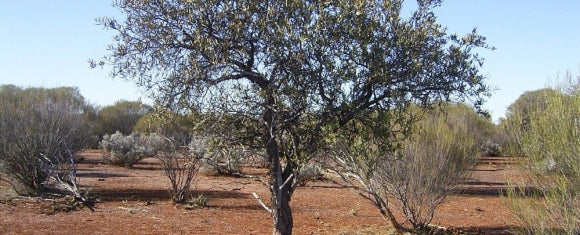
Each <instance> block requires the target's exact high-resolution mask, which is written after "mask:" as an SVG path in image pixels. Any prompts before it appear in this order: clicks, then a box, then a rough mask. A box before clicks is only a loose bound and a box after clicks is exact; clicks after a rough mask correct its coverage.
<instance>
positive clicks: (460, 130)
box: [374, 113, 476, 230]
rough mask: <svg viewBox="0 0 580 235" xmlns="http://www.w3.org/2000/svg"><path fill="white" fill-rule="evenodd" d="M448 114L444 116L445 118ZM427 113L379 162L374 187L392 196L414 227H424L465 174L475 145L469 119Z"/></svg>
mask: <svg viewBox="0 0 580 235" xmlns="http://www.w3.org/2000/svg"><path fill="white" fill-rule="evenodd" d="M446 116H447V117H446ZM450 116H451V114H447V115H444V114H442V113H435V114H429V115H428V116H427V117H426V118H425V119H423V120H421V121H420V122H419V123H418V126H420V127H419V128H420V129H419V130H418V131H417V132H416V133H415V134H414V135H413V136H412V137H411V138H409V139H408V140H406V141H405V142H403V143H402V146H401V149H399V150H397V151H395V153H394V154H393V155H392V156H388V157H386V158H385V159H382V161H381V162H379V165H378V168H377V171H376V175H375V176H374V180H376V183H377V186H378V187H379V189H380V190H381V191H383V192H388V193H389V194H391V195H392V196H394V197H395V198H396V199H397V200H398V201H399V203H400V204H401V206H402V212H403V214H404V215H405V217H406V219H407V221H409V222H410V223H411V224H412V225H413V228H414V229H415V230H422V229H426V228H427V225H429V223H430V222H431V220H432V219H433V214H434V213H435V209H436V208H437V207H438V206H439V205H440V204H441V203H442V202H443V200H444V199H445V198H446V197H447V196H448V195H450V194H451V193H452V192H453V189H455V188H456V187H457V186H458V185H459V183H461V182H462V181H463V180H464V179H465V178H466V176H467V173H468V170H469V169H470V168H471V167H472V166H473V164H474V163H475V161H474V160H475V157H476V148H475V145H474V139H475V138H474V136H473V132H472V130H471V129H468V126H467V125H466V124H467V123H469V121H468V120H458V119H457V118H459V119H461V118H462V117H461V116H459V117H457V116H455V115H454V118H451V117H450Z"/></svg>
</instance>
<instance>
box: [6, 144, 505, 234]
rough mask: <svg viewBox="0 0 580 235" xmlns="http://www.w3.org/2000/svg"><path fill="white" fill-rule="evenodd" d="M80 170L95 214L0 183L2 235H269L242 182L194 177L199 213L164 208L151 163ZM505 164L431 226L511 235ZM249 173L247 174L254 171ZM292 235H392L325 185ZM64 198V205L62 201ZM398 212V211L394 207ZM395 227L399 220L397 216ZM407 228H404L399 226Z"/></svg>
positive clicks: (300, 209) (304, 197)
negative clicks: (202, 202) (59, 207)
mask: <svg viewBox="0 0 580 235" xmlns="http://www.w3.org/2000/svg"><path fill="white" fill-rule="evenodd" d="M83 155H84V156H85V157H86V159H85V160H84V161H83V162H82V163H81V164H79V166H78V167H79V169H78V176H79V183H80V184H81V185H82V187H85V188H88V189H90V195H92V196H93V197H95V198H97V203H96V204H95V211H94V212H91V211H90V210H88V209H82V210H78V211H72V212H59V213H56V214H53V215H47V212H51V211H54V209H53V207H51V205H54V202H53V201H50V200H46V199H38V198H25V197H17V196H15V195H14V194H13V193H11V192H10V190H8V189H9V187H8V186H7V185H6V183H5V182H2V183H0V234H271V232H272V220H271V218H270V216H269V215H268V213H267V212H266V211H265V210H264V209H263V208H262V207H261V206H260V205H259V203H258V202H257V200H256V199H255V198H254V197H253V196H252V192H256V193H258V194H259V195H260V197H262V198H264V199H265V200H267V199H268V197H269V193H268V190H267V188H266V187H265V186H264V185H263V184H262V183H261V182H259V181H256V180H252V179H248V178H235V177H222V176H206V175H198V176H197V181H196V182H195V184H194V186H193V187H194V191H195V192H194V194H196V195H197V194H204V195H206V196H208V197H209V199H210V200H209V206H208V207H207V208H204V209H186V208H184V207H176V206H174V205H172V203H171V202H170V199H169V196H168V192H167V187H168V179H167V178H166V177H165V175H164V174H163V170H162V169H161V167H160V165H159V163H158V162H157V161H156V160H155V159H146V160H144V161H143V162H141V163H138V164H136V165H135V166H134V168H133V169H125V168H120V167H111V166H108V165H104V164H102V163H101V161H100V159H101V153H100V152H99V151H92V150H91V151H87V152H84V153H83ZM506 162H507V159H505V158H484V159H482V161H481V163H480V164H479V165H478V167H477V168H476V169H475V170H474V171H473V177H472V178H473V179H472V180H470V181H469V182H467V183H466V184H465V185H464V186H463V187H462V190H461V192H459V193H457V194H456V195H453V196H451V197H449V198H448V199H447V200H446V202H444V203H443V205H441V207H440V208H439V209H438V210H437V211H436V215H435V218H434V219H433V222H432V224H436V225H439V226H443V227H453V228H455V229H459V230H461V231H463V233H467V234H509V232H508V231H509V227H510V226H514V225H515V222H513V219H512V216H511V213H510V212H509V210H508V208H507V207H506V206H505V205H504V204H503V202H502V199H501V197H500V196H499V195H500V191H501V190H502V189H505V187H506V183H505V181H506V180H505V179H506V176H509V175H511V174H512V173H514V171H512V170H509V167H506V166H507V165H509V164H506ZM258 172H260V170H258V169H249V170H247V171H246V173H249V174H252V173H258ZM292 199H293V200H292V202H291V206H292V210H293V215H294V234H391V233H392V231H393V230H392V229H391V228H390V226H389V224H388V222H386V221H385V220H384V219H383V218H382V217H381V216H380V214H379V212H378V211H377V210H376V209H375V208H374V207H373V206H372V204H371V203H370V202H368V201H366V200H365V199H363V198H362V197H360V196H358V195H357V194H355V193H354V191H353V190H352V189H348V188H342V187H340V186H337V185H335V184H331V183H329V182H309V183H308V184H307V186H305V187H300V188H298V189H297V190H296V192H295V194H294V196H293V197H292ZM60 200H62V199H60ZM393 210H394V211H395V212H397V209H396V208H394V209H393ZM397 218H398V220H399V221H403V217H402V216H401V214H400V213H397ZM405 225H406V226H409V224H405Z"/></svg>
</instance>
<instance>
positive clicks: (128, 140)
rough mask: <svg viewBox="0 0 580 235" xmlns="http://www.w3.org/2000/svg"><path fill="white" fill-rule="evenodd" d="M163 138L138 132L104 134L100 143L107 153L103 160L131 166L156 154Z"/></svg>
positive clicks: (108, 162)
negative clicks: (126, 134)
mask: <svg viewBox="0 0 580 235" xmlns="http://www.w3.org/2000/svg"><path fill="white" fill-rule="evenodd" d="M162 143H163V140H160V138H159V137H157V136H156V135H153V134H152V135H150V136H147V135H144V134H140V133H138V132H134V133H131V135H128V136H125V135H123V134H122V133H121V132H118V131H117V132H116V133H115V134H112V135H104V136H103V140H102V141H101V143H100V146H101V148H102V149H103V150H104V151H105V153H106V155H105V156H104V157H103V161H104V162H105V163H107V164H111V165H116V166H123V167H131V166H133V165H134V164H136V163H137V162H139V161H141V160H142V159H143V158H145V157H153V156H155V154H156V152H157V151H158V148H160V147H162V146H163V144H162Z"/></svg>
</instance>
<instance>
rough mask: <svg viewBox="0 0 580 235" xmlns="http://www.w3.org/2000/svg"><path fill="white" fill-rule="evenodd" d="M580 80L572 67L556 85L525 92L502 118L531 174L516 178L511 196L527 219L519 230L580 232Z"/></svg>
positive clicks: (509, 199)
mask: <svg viewBox="0 0 580 235" xmlns="http://www.w3.org/2000/svg"><path fill="white" fill-rule="evenodd" d="M579 84H580V77H573V76H572V75H571V74H570V73H566V76H565V77H564V79H563V80H561V81H559V83H557V84H556V85H554V86H553V87H550V88H545V89H541V90H537V91H533V92H528V93H525V94H523V95H522V96H521V97H520V98H519V99H518V100H517V101H516V102H515V103H514V104H513V105H512V106H510V112H509V113H508V116H507V117H506V119H505V120H502V123H501V125H502V127H503V128H504V129H505V131H506V132H507V133H509V135H510V137H511V138H510V143H511V145H512V146H511V149H512V151H513V152H514V153H515V154H516V155H518V156H522V157H523V158H524V159H525V160H523V161H521V164H520V166H521V169H522V171H524V172H525V173H526V175H525V176H526V177H524V178H523V179H519V180H515V179H514V181H513V182H512V183H513V184H514V185H515V186H516V187H515V188H514V189H512V190H508V191H507V200H506V201H507V202H508V205H510V206H511V208H512V209H513V212H514V214H515V215H516V217H517V219H518V220H519V221H520V222H521V223H522V224H523V225H524V226H523V228H522V229H521V230H517V231H516V232H518V233H521V234H578V233H579V232H580V223H579V221H580V209H579V208H580V157H579V156H578V153H579V152H580V92H579V90H578V86H579ZM530 188H531V189H533V190H530Z"/></svg>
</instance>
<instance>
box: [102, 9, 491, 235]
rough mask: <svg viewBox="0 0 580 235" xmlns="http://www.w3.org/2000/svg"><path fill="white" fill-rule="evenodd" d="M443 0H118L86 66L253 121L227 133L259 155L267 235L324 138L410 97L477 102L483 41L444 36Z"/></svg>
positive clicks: (171, 99) (173, 102)
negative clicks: (439, 16)
mask: <svg viewBox="0 0 580 235" xmlns="http://www.w3.org/2000/svg"><path fill="white" fill-rule="evenodd" d="M440 3H441V1H437V0H430V1H418V7H417V8H416V9H414V11H413V12H412V14H411V15H410V16H409V18H403V17H402V14H401V11H402V6H403V4H402V1H396V0H395V1H358V0H357V1H330V2H329V1H264V0H251V1H213V0H209V1H208V0H205V1H201V0H191V1H179V0H171V1H129V0H126V1H117V2H115V6H117V7H118V8H119V9H120V10H121V11H122V12H123V13H124V14H125V20H124V22H120V21H117V20H115V19H111V18H102V19H100V20H99V23H101V24H102V25H103V26H104V27H105V28H107V29H111V30H114V31H116V32H117V36H116V37H115V38H114V42H113V44H112V45H111V46H110V51H111V53H112V54H111V55H109V56H106V57H105V58H104V59H103V60H102V61H98V62H94V61H93V62H92V65H93V66H97V65H104V64H107V63H110V64H111V65H112V75H113V76H117V77H122V78H126V79H131V80H134V81H136V83H137V84H138V85H140V86H143V87H146V88H148V90H152V91H153V96H154V97H155V99H156V100H157V101H158V102H159V103H160V104H163V105H164V106H166V107H168V108H170V109H172V110H173V109H175V108H181V109H185V110H186V113H191V112H198V113H204V114H208V115H207V116H206V117H209V116H212V115H210V114H216V115H215V116H218V117H219V116H223V114H228V115H232V116H234V117H236V118H243V119H244V120H247V121H248V122H250V123H256V125H253V126H251V127H252V128H249V129H245V128H243V129H241V130H240V133H239V135H235V137H237V141H238V142H241V143H242V144H243V145H245V146H249V147H252V148H257V150H258V151H265V152H266V155H267V156H268V162H269V164H268V166H269V174H268V176H269V182H268V183H269V184H270V189H271V201H270V204H271V206H270V208H268V211H270V212H271V213H272V217H273V219H274V226H275V232H276V233H278V232H279V233H282V234H290V233H291V232H292V223H293V219H292V213H291V209H290V204H289V201H290V198H291V196H292V194H293V192H294V190H295V188H296V176H297V174H298V172H299V170H300V168H301V167H302V166H304V165H305V164H306V163H307V162H308V160H309V159H310V158H311V157H312V156H314V155H316V154H317V153H318V152H319V151H321V149H322V147H323V146H322V144H323V140H324V138H325V136H326V135H328V134H330V133H332V132H334V131H336V130H338V129H341V128H342V127H343V126H344V125H346V124H347V123H349V122H351V121H352V120H354V119H357V118H359V117H361V116H364V115H367V114H369V113H372V112H373V111H374V110H376V111H378V112H383V111H385V110H386V111H389V110H394V109H397V110H398V109H403V110H404V107H406V106H407V105H408V104H409V103H411V102H415V103H419V104H421V105H423V106H428V105H430V104H432V102H434V101H436V100H447V99H451V98H466V97H470V98H474V99H473V100H475V102H476V104H480V103H481V102H482V96H484V95H486V94H487V91H488V88H487V87H486V86H485V84H484V77H483V76H482V75H480V72H479V69H480V66H481V64H482V60H481V58H479V57H478V56H477V54H476V53H475V52H474V51H473V50H474V49H476V48H479V47H487V45H486V43H485V38H484V37H482V36H480V35H478V34H477V33H476V32H475V31H473V32H472V33H469V34H467V35H465V36H464V37H458V36H456V35H448V34H447V33H446V32H445V27H443V26H441V25H439V24H438V23H437V21H436V17H435V15H434V13H433V8H435V7H436V6H438V5H440ZM218 120H219V119H218ZM226 120H227V119H226ZM220 124H223V123H220ZM211 125H214V124H211ZM254 127H255V128H254ZM219 129H220V130H222V129H221V128H219ZM246 131H249V132H246Z"/></svg>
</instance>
